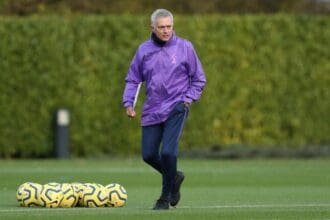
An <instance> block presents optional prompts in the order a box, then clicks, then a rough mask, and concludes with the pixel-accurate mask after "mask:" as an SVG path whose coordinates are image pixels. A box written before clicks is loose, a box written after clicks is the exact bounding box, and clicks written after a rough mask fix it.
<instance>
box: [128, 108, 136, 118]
mask: <svg viewBox="0 0 330 220" xmlns="http://www.w3.org/2000/svg"><path fill="white" fill-rule="evenodd" d="M126 114H127V116H128V117H130V118H134V117H135V116H136V113H135V111H134V109H133V107H131V106H130V107H127V108H126Z"/></svg>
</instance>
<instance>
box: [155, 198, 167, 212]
mask: <svg viewBox="0 0 330 220" xmlns="http://www.w3.org/2000/svg"><path fill="white" fill-rule="evenodd" d="M169 208H170V204H169V201H168V200H166V199H163V198H159V199H158V200H157V202H156V204H155V206H154V207H153V210H166V209H169Z"/></svg>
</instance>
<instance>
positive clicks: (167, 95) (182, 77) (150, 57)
mask: <svg viewBox="0 0 330 220" xmlns="http://www.w3.org/2000/svg"><path fill="white" fill-rule="evenodd" d="M125 82H126V86H125V91H124V94H123V105H124V107H125V108H127V107H129V106H133V102H134V98H135V94H136V91H137V87H138V84H139V83H140V82H145V86H146V100H145V102H144V105H143V111H142V117H141V124H142V126H147V125H153V124H158V123H161V122H164V121H165V120H166V119H167V118H168V116H169V114H170V112H171V111H172V109H173V108H174V106H175V104H177V103H178V102H180V101H183V102H189V103H191V102H193V101H196V100H198V99H199V97H200V96H201V93H202V90H203V87H204V85H205V83H206V79H205V74H204V71H203V68H202V65H201V63H200V61H199V59H198V57H197V54H196V52H195V50H194V47H193V45H192V43H191V42H189V41H187V40H185V39H182V38H180V37H178V36H176V35H175V34H174V33H173V36H172V38H171V39H170V40H169V41H168V42H166V44H165V45H164V46H160V45H158V44H157V43H156V42H154V41H153V40H152V38H150V39H149V40H147V41H145V42H144V43H142V44H141V45H140V46H139V48H138V50H137V51H136V53H135V56H134V58H133V60H132V62H131V65H130V68H129V70H128V73H127V76H126V79H125Z"/></svg>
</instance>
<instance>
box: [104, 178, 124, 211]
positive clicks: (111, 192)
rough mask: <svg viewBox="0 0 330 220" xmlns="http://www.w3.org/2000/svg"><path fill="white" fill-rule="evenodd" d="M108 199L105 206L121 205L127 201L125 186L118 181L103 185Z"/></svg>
mask: <svg viewBox="0 0 330 220" xmlns="http://www.w3.org/2000/svg"><path fill="white" fill-rule="evenodd" d="M105 189H106V192H107V194H108V197H109V200H108V202H107V204H106V206H109V207H123V206H124V205H125V204H126V202H127V192H126V190H125V188H124V187H123V186H122V185H120V184H118V183H111V184H109V185H107V186H105Z"/></svg>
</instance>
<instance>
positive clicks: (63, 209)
mask: <svg viewBox="0 0 330 220" xmlns="http://www.w3.org/2000/svg"><path fill="white" fill-rule="evenodd" d="M308 207H310V208H318V207H330V203H329V204H327V203H311V204H255V205H253V204H251V205H248V204H243V205H211V206H179V207H178V208H177V209H246V208H259V209H262V208H308ZM125 209H126V208H125ZM128 209H135V210H138V209H145V208H141V207H128ZM91 210H99V211H106V210H109V211H110V210H113V208H53V209H49V208H26V207H17V208H13V209H0V213H19V212H42V211H47V212H48V211H60V212H63V211H77V212H81V211H87V212H89V211H91Z"/></svg>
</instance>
